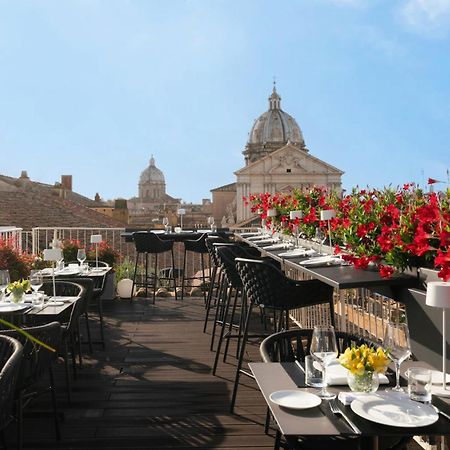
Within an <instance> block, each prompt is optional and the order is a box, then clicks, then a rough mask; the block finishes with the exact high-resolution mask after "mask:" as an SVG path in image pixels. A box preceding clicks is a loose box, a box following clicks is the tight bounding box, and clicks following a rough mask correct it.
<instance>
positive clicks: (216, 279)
mask: <svg viewBox="0 0 450 450" xmlns="http://www.w3.org/2000/svg"><path fill="white" fill-rule="evenodd" d="M227 242H228V240H227V239H225V238H223V237H220V236H209V237H207V238H206V239H205V245H206V249H207V250H208V255H209V261H210V264H211V269H210V270H211V273H210V275H211V280H210V283H209V289H208V295H207V297H206V305H205V309H206V313H205V321H204V323H203V333H206V327H207V325H208V319H209V313H210V311H211V308H212V307H215V306H216V305H217V301H218V297H219V289H220V285H221V282H222V276H223V273H222V272H221V271H220V263H219V260H218V259H217V254H216V250H215V248H214V245H215V244H225V243H227ZM214 289H215V294H214ZM213 301H214V302H213Z"/></svg>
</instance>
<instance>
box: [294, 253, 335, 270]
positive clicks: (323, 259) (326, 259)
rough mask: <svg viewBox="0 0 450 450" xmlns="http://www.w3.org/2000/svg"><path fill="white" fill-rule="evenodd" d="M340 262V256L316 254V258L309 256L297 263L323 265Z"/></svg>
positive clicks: (312, 265)
mask: <svg viewBox="0 0 450 450" xmlns="http://www.w3.org/2000/svg"><path fill="white" fill-rule="evenodd" d="M340 263H341V260H340V258H337V257H336V256H331V255H328V256H318V257H317V258H310V259H307V260H306V261H300V262H299V264H300V265H301V266H311V267H314V266H324V265H332V264H333V265H334V264H335V265H338V264H340Z"/></svg>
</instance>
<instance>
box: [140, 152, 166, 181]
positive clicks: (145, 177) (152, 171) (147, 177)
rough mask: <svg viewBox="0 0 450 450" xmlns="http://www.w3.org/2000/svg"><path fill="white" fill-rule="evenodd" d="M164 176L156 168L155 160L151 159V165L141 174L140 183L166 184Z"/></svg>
mask: <svg viewBox="0 0 450 450" xmlns="http://www.w3.org/2000/svg"><path fill="white" fill-rule="evenodd" d="M165 182H166V181H165V179H164V174H163V173H162V171H161V170H159V169H158V168H157V167H156V166H155V158H153V156H152V157H151V158H150V165H149V166H148V167H147V168H146V169H145V170H144V171H143V172H142V173H141V178H140V179H139V183H165Z"/></svg>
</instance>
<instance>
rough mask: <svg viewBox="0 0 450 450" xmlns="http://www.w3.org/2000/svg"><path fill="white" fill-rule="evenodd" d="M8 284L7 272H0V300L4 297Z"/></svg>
mask: <svg viewBox="0 0 450 450" xmlns="http://www.w3.org/2000/svg"><path fill="white" fill-rule="evenodd" d="M9 283H10V278H9V272H8V271H7V270H0V300H2V299H3V296H4V295H5V289H6V288H7V287H8V284H9Z"/></svg>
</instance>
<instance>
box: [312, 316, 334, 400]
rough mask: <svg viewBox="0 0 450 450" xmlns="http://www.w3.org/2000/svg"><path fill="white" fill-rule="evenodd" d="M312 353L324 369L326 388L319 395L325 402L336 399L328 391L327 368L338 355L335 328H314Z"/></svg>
mask: <svg viewBox="0 0 450 450" xmlns="http://www.w3.org/2000/svg"><path fill="white" fill-rule="evenodd" d="M310 353H311V355H312V357H313V358H314V359H315V360H317V361H319V362H320V364H321V365H322V367H323V380H324V386H323V388H322V389H321V391H320V392H319V393H318V394H317V395H318V396H319V397H320V398H323V399H325V400H332V399H333V398H336V394H333V393H331V392H329V391H328V390H327V366H328V365H329V364H330V363H331V362H332V361H334V360H335V359H336V358H337V355H338V346H337V341H336V334H335V332H334V327H333V326H331V325H320V326H315V327H314V331H313V334H312V339H311V348H310Z"/></svg>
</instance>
